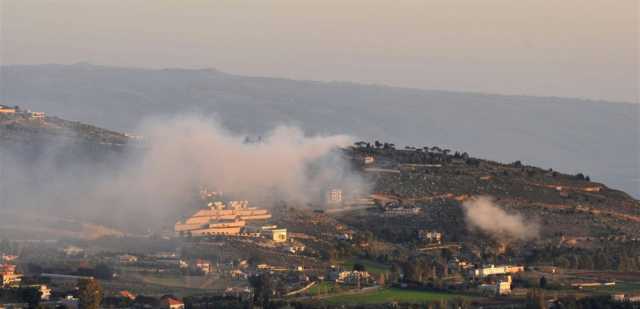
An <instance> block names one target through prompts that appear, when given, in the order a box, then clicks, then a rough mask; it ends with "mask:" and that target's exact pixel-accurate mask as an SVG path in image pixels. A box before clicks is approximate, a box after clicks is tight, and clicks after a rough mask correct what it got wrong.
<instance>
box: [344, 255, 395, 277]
mask: <svg viewBox="0 0 640 309" xmlns="http://www.w3.org/2000/svg"><path fill="white" fill-rule="evenodd" d="M356 263H360V264H362V265H364V268H365V269H366V271H368V272H370V273H372V274H376V275H379V274H381V273H386V272H388V271H389V269H390V268H391V266H389V265H386V264H382V263H378V262H376V261H371V260H363V259H352V260H348V261H344V262H342V263H341V264H342V267H344V269H345V270H351V269H353V265H354V264H356Z"/></svg>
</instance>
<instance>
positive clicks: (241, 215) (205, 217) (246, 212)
mask: <svg viewBox="0 0 640 309" xmlns="http://www.w3.org/2000/svg"><path fill="white" fill-rule="evenodd" d="M248 204H249V203H248V202H247V201H231V202H229V203H228V205H226V204H224V203H223V202H221V201H215V202H210V203H208V205H207V209H201V210H198V211H197V212H196V213H195V214H193V215H192V216H191V217H189V218H187V219H186V220H184V221H178V222H177V223H176V224H175V226H174V230H175V232H176V233H178V234H180V235H183V236H187V235H191V236H208V235H238V234H240V233H241V231H242V228H243V227H244V226H245V225H246V222H247V221H253V220H266V219H270V218H271V213H269V211H268V210H267V209H260V208H255V207H248Z"/></svg>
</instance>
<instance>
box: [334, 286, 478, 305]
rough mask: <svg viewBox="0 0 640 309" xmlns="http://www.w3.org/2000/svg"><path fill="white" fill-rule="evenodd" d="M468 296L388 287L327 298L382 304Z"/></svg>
mask: <svg viewBox="0 0 640 309" xmlns="http://www.w3.org/2000/svg"><path fill="white" fill-rule="evenodd" d="M463 298H468V296H465V295H460V294H450V293H440V292H426V291H415V290H404V289H398V288H386V289H380V290H377V291H372V292H366V293H362V294H342V295H336V296H331V297H328V298H325V299H324V300H323V302H326V303H328V304H335V305H338V304H381V303H390V302H400V303H426V302H433V301H439V300H452V299H463Z"/></svg>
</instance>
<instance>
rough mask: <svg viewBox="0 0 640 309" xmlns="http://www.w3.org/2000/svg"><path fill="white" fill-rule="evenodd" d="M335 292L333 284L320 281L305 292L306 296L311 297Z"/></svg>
mask: <svg viewBox="0 0 640 309" xmlns="http://www.w3.org/2000/svg"><path fill="white" fill-rule="evenodd" d="M335 292H336V287H335V284H333V283H332V282H328V281H322V282H320V283H318V284H316V285H314V286H312V287H311V288H309V290H307V294H309V295H311V296H318V295H327V294H331V293H335Z"/></svg>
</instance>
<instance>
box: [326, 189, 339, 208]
mask: <svg viewBox="0 0 640 309" xmlns="http://www.w3.org/2000/svg"><path fill="white" fill-rule="evenodd" d="M341 203H342V190H340V189H331V190H329V191H327V204H329V205H336V204H341Z"/></svg>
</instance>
